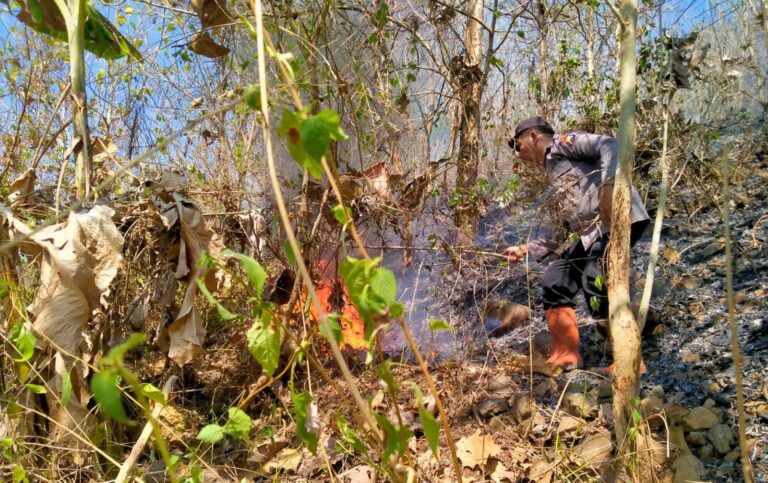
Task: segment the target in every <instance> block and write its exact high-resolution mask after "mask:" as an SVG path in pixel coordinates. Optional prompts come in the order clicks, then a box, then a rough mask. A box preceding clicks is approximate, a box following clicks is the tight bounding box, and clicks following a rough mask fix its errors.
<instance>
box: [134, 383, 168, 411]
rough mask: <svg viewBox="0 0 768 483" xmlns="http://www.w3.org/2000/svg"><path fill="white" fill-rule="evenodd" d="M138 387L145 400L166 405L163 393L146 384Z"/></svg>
mask: <svg viewBox="0 0 768 483" xmlns="http://www.w3.org/2000/svg"><path fill="white" fill-rule="evenodd" d="M140 387H141V394H143V395H144V397H145V398H147V399H149V400H151V401H155V402H156V403H158V404H161V405H163V406H165V405H166V400H165V394H163V391H161V390H160V389H158V388H157V387H155V386H153V385H152V384H150V383H148V382H145V383H142V384H141V386H140Z"/></svg>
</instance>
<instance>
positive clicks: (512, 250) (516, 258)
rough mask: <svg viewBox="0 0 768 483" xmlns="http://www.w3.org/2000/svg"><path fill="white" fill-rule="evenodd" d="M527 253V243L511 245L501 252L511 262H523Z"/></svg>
mask: <svg viewBox="0 0 768 483" xmlns="http://www.w3.org/2000/svg"><path fill="white" fill-rule="evenodd" d="M526 253H528V247H527V246H526V245H518V246H514V247H509V248H507V249H506V250H504V251H503V252H501V254H502V255H504V256H505V257H506V258H507V261H508V262H509V263H519V262H521V261H522V260H523V258H525V255H526Z"/></svg>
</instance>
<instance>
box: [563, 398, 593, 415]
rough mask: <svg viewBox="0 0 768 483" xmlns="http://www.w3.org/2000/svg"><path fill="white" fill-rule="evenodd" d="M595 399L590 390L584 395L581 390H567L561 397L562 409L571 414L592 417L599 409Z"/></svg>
mask: <svg viewBox="0 0 768 483" xmlns="http://www.w3.org/2000/svg"><path fill="white" fill-rule="evenodd" d="M596 399H597V398H596V397H594V393H591V392H588V393H587V394H586V395H585V394H584V393H581V392H568V393H566V394H565V396H564V397H563V411H565V412H566V413H568V414H570V415H571V416H576V417H580V418H586V419H594V418H596V417H597V413H598V410H599V408H598V406H597V401H596Z"/></svg>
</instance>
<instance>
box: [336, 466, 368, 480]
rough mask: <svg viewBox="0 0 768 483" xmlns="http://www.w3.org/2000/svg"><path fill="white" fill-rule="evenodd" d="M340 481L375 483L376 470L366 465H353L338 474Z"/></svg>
mask: <svg viewBox="0 0 768 483" xmlns="http://www.w3.org/2000/svg"><path fill="white" fill-rule="evenodd" d="M339 476H340V477H341V478H342V481H348V482H350V483H375V482H376V470H374V469H373V468H371V467H370V466H368V465H360V466H355V467H354V468H352V469H350V470H347V471H345V472H344V473H342V474H340V475H339Z"/></svg>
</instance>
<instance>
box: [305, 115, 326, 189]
mask: <svg viewBox="0 0 768 483" xmlns="http://www.w3.org/2000/svg"><path fill="white" fill-rule="evenodd" d="M300 137H301V144H302V145H303V146H304V150H305V151H306V152H307V154H309V155H310V156H312V157H313V158H314V159H315V160H316V161H320V159H321V158H322V157H323V156H325V153H326V152H327V151H328V146H330V144H331V132H330V131H329V130H328V125H327V124H326V123H325V122H324V121H323V120H322V119H320V118H319V116H313V117H311V118H309V119H307V120H306V121H304V124H303V125H302V126H301V131H300ZM316 177H317V178H319V177H320V176H316Z"/></svg>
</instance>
